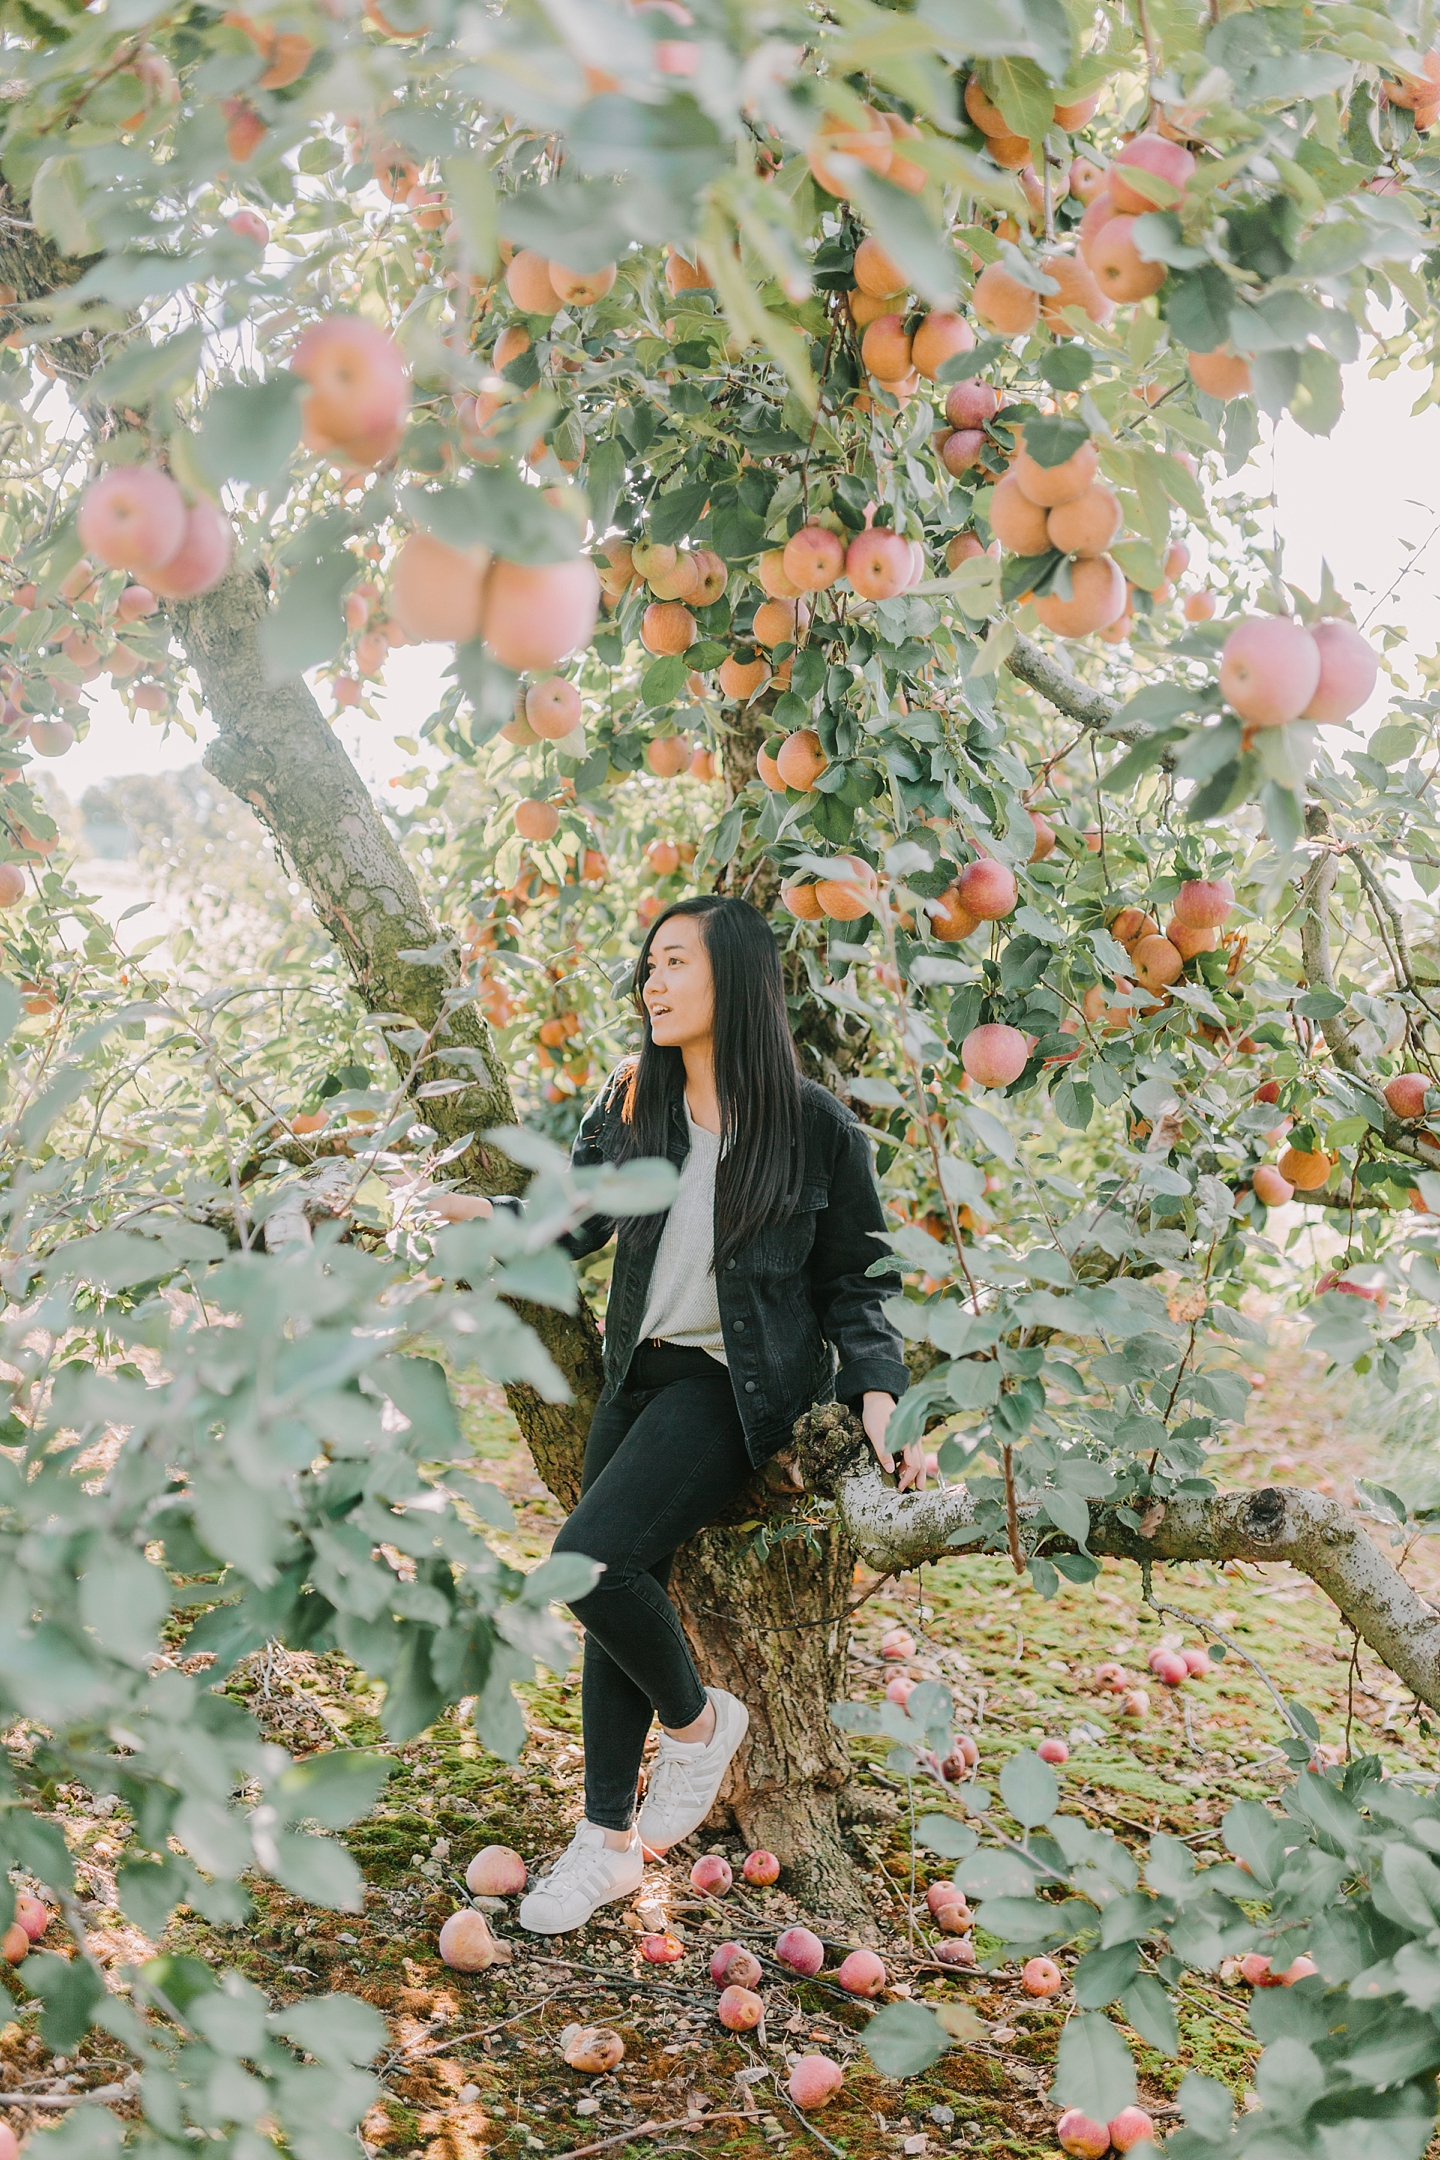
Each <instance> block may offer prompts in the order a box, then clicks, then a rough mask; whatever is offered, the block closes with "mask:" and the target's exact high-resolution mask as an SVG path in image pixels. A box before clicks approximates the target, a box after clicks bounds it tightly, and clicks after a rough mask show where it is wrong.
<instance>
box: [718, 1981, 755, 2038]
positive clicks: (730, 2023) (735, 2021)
mask: <svg viewBox="0 0 1440 2160" xmlns="http://www.w3.org/2000/svg"><path fill="white" fill-rule="evenodd" d="M715 2014H716V2016H717V2017H718V2018H719V2020H720V2022H721V2024H722V2025H723V2026H724V2027H725V2030H726V2031H727V2032H751V2031H753V2029H754V2028H755V2026H757V2025H758V2024H759V2022H760V2020H761V2018H762V2017H764V2015H765V2005H764V2003H763V2002H762V2001H761V1999H760V1997H759V1996H758V1995H757V1994H755V1993H754V1991H753V1990H752V1989H750V1988H744V1987H727V1988H726V1990H725V1992H724V1994H723V1995H722V1996H721V1997H720V2000H719V2002H718V2003H717V2004H716V2005H715Z"/></svg>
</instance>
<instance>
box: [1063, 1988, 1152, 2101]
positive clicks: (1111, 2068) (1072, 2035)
mask: <svg viewBox="0 0 1440 2160" xmlns="http://www.w3.org/2000/svg"><path fill="white" fill-rule="evenodd" d="M1051 2098H1052V2101H1054V2100H1058V2101H1059V2102H1060V2104H1061V2106H1063V2107H1074V2108H1079V2110H1080V2112H1081V2114H1082V2115H1088V2116H1089V2117H1090V2119H1091V2121H1092V2122H1102V2123H1103V2122H1113V2121H1114V2119H1115V2117H1116V2116H1117V2115H1118V2114H1119V2113H1120V2110H1121V2109H1122V2108H1127V2107H1129V2106H1130V2105H1131V2104H1132V2102H1133V2101H1134V2098H1135V2065H1134V2063H1133V2062H1132V2061H1131V2059H1130V2050H1129V2049H1128V2048H1127V2047H1126V2045H1125V2042H1124V2041H1123V2040H1122V2039H1121V2037H1120V2035H1119V2033H1118V2032H1117V2031H1116V2030H1115V2027H1114V2026H1113V2025H1112V2024H1111V2023H1110V2020H1109V2018H1107V2017H1106V2016H1105V2015H1104V2013H1103V2012H1102V2011H1099V2010H1083V2011H1080V2012H1079V2013H1077V2015H1076V2016H1074V2017H1072V2018H1071V2020H1070V2022H1069V2024H1068V2025H1067V2026H1066V2027H1065V2030H1064V2032H1063V2033H1062V2034H1061V2035H1060V2049H1059V2053H1058V2055H1057V2056H1056V2060H1055V2083H1054V2085H1053V2086H1052V2087H1051Z"/></svg>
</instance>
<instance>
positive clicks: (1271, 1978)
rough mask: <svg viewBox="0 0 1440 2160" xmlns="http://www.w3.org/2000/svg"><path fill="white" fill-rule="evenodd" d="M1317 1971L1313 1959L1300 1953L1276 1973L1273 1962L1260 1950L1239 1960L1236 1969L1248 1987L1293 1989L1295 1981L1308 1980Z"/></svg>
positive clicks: (1253, 1951)
mask: <svg viewBox="0 0 1440 2160" xmlns="http://www.w3.org/2000/svg"><path fill="white" fill-rule="evenodd" d="M1319 1969H1320V1968H1319V1966H1318V1965H1317V1964H1316V1963H1315V1960H1314V1958H1312V1957H1306V1956H1305V1955H1304V1954H1303V1953H1302V1954H1301V1955H1300V1956H1299V1957H1297V1958H1292V1960H1291V1961H1290V1963H1289V1964H1288V1965H1286V1966H1285V1967H1284V1968H1283V1969H1282V1970H1281V1971H1279V1972H1277V1971H1276V1970H1275V1965H1274V1960H1273V1959H1271V1958H1268V1957H1266V1956H1265V1954H1264V1953H1263V1951H1260V1950H1252V1951H1250V1952H1249V1953H1248V1955H1247V1956H1245V1957H1243V1958H1241V1960H1240V1964H1239V1968H1238V1970H1239V1974H1240V1978H1241V1979H1242V1980H1244V1981H1245V1982H1246V1983H1247V1984H1248V1985H1249V1986H1250V1987H1257V1988H1272V1987H1294V1985H1295V1983H1296V1981H1297V1980H1308V1979H1309V1978H1310V1975H1311V1974H1312V1973H1314V1972H1318V1971H1319Z"/></svg>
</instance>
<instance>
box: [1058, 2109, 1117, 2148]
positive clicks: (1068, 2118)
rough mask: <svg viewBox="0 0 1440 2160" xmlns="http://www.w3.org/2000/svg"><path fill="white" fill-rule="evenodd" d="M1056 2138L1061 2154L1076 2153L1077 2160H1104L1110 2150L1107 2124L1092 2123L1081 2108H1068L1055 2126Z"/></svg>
mask: <svg viewBox="0 0 1440 2160" xmlns="http://www.w3.org/2000/svg"><path fill="white" fill-rule="evenodd" d="M1055 2136H1056V2139H1057V2141H1058V2143H1059V2146H1060V2150H1061V2152H1067V2153H1074V2154H1075V2156H1076V2160H1102V2156H1103V2155H1104V2154H1105V2153H1107V2152H1108V2151H1109V2149H1110V2132H1109V2130H1108V2129H1107V2128H1106V2126H1105V2124H1104V2123H1097V2122H1092V2121H1091V2119H1090V2117H1089V2116H1088V2115H1082V2114H1081V2112H1080V2110H1079V2108H1066V2110H1065V2112H1064V2114H1063V2115H1062V2116H1061V2117H1060V2120H1059V2122H1057V2123H1056V2125H1055Z"/></svg>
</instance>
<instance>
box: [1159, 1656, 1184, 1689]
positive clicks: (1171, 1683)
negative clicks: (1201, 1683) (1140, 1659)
mask: <svg viewBox="0 0 1440 2160" xmlns="http://www.w3.org/2000/svg"><path fill="white" fill-rule="evenodd" d="M1150 1670H1151V1672H1153V1673H1154V1675H1155V1677H1156V1679H1157V1680H1159V1681H1160V1682H1161V1683H1162V1684H1163V1685H1164V1686H1165V1687H1169V1688H1176V1687H1183V1686H1184V1685H1185V1682H1186V1681H1187V1680H1188V1679H1189V1677H1190V1668H1189V1666H1188V1665H1187V1664H1186V1663H1185V1660H1184V1658H1183V1657H1181V1656H1180V1654H1179V1652H1178V1651H1175V1650H1156V1651H1154V1652H1152V1654H1151V1658H1150Z"/></svg>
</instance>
